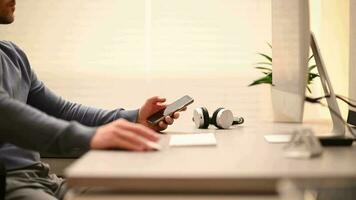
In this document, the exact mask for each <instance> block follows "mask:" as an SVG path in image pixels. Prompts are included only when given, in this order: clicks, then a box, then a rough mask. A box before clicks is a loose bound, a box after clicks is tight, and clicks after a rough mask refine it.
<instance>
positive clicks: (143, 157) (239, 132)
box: [66, 79, 356, 192]
mask: <svg viewBox="0 0 356 200" xmlns="http://www.w3.org/2000/svg"><path fill="white" fill-rule="evenodd" d="M238 80H239V79H231V80H230V79H227V80H225V81H223V82H218V81H217V80H211V81H209V82H204V84H205V86H203V85H199V84H197V83H196V82H193V83H195V84H192V85H193V86H192V85H182V86H181V87H177V92H178V93H182V94H184V93H186V92H183V91H184V90H186V89H187V88H189V92H190V93H191V94H196V95H195V100H196V101H195V103H194V104H197V105H192V106H190V107H189V108H188V110H187V112H186V113H183V114H182V117H181V118H180V120H178V121H177V123H175V126H172V127H170V128H169V129H168V130H167V132H168V133H169V134H184V133H206V132H213V133H215V134H216V138H217V146H215V147H171V148H166V149H164V150H163V151H159V152H148V153H137V152H125V151H90V152H89V153H87V154H86V155H84V156H83V157H82V158H81V159H79V160H78V161H76V162H75V163H74V164H73V165H72V166H71V167H69V168H68V169H67V170H66V176H67V178H68V183H69V185H70V186H72V187H75V186H107V187H115V188H119V190H122V191H142V192H152V191H153V192H164V191H172V192H179V191H188V192H189V191H204V192H206V191H212V192H214V191H217V192H235V191H248V192H251V191H254V190H257V191H262V192H266V191H274V189H275V185H276V182H277V181H278V180H280V179H284V178H341V179H342V178H346V177H347V178H356V167H355V166H356V159H355V158H356V146H355V145H354V146H352V147H338V148H335V147H329V148H324V152H323V154H322V156H320V157H317V158H313V159H307V160H302V159H301V160H297V159H288V158H285V157H284V156H283V144H269V143H267V142H266V141H265V140H264V137H263V136H264V135H266V134H289V133H291V131H293V130H294V129H296V128H300V127H302V126H310V127H312V128H314V130H315V132H317V133H322V132H327V131H330V130H331V127H330V123H328V122H325V121H321V120H315V121H311V120H310V118H312V116H313V112H312V115H311V117H310V116H309V117H307V120H306V121H305V122H304V123H303V124H288V123H273V121H272V118H271V116H272V115H271V109H270V107H271V106H270V102H269V97H268V96H266V92H264V93H263V91H266V88H261V87H256V88H246V86H245V85H246V84H242V83H241V82H238ZM214 81H215V82H214ZM184 83H187V84H188V83H189V84H191V83H192V82H187V81H186V82H185V81H183V82H182V84H184ZM206 84H208V85H209V87H208V88H207V86H206ZM163 86H164V84H163ZM210 86H211V87H210ZM221 88H225V89H226V90H221ZM229 88H230V89H231V90H230V89H229ZM163 91H165V90H163ZM213 91H216V92H213ZM261 91H262V92H261ZM267 91H268V90H267ZM201 105H206V106H207V107H208V109H209V110H210V111H211V112H212V110H211V109H212V108H214V107H219V106H226V107H227V108H229V109H232V110H233V112H234V113H235V114H236V115H239V113H242V116H244V117H245V124H244V125H242V126H238V127H233V128H231V129H229V130H217V129H215V128H213V127H210V129H208V130H197V129H195V128H194V126H193V123H192V122H191V116H192V115H191V113H192V109H193V108H194V107H197V106H201ZM306 109H307V110H306V112H309V113H310V111H311V110H312V109H309V108H308V105H307V107H306ZM237 112H238V113H237Z"/></svg>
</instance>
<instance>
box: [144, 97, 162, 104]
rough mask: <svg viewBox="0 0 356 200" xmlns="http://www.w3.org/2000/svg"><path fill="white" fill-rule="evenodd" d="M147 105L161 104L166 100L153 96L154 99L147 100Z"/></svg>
mask: <svg viewBox="0 0 356 200" xmlns="http://www.w3.org/2000/svg"><path fill="white" fill-rule="evenodd" d="M147 101H148V102H149V103H158V102H160V103H163V102H165V101H166V98H162V97H159V96H154V97H151V98H149V99H148V100H147Z"/></svg>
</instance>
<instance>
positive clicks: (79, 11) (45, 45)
mask: <svg viewBox="0 0 356 200" xmlns="http://www.w3.org/2000/svg"><path fill="white" fill-rule="evenodd" d="M347 3H348V0H341V1H339V0H325V1H324V0H322V1H321V0H313V1H311V10H312V13H311V20H312V21H311V24H312V29H313V31H314V32H316V34H317V36H318V38H321V42H322V44H325V46H328V45H329V42H331V46H333V48H332V49H331V48H330V49H328V50H326V51H328V52H323V53H324V54H325V55H324V57H328V58H326V59H325V60H326V64H327V68H328V69H330V70H329V72H330V74H332V77H331V79H332V81H333V83H335V89H336V91H338V92H339V93H344V91H347V88H345V87H346V86H345V85H344V82H345V84H346V83H347V81H339V80H343V79H345V80H346V79H347V70H346V69H347V66H346V64H345V63H344V60H345V59H347V58H346V57H345V52H344V51H343V47H344V46H345V45H346V42H347V40H346V39H345V37H346V34H345V31H346V32H347V30H345V31H344V30H343V27H344V24H345V23H346V22H347V21H345V20H344V18H345V16H344V15H345V14H346V13H344V11H343V10H344V8H345V7H346V6H347V5H348V4H347ZM338 4H340V5H338ZM345 12H346V11H345ZM327 17H330V19H329V18H327ZM324 18H325V19H324ZM340 19H341V22H339V21H340ZM322 20H323V21H322ZM340 23H341V24H340ZM0 29H1V31H0V38H1V39H5V40H12V41H14V42H15V43H17V44H18V45H19V46H20V47H21V48H23V49H24V50H25V51H26V52H27V54H28V57H29V58H30V61H31V63H32V67H33V68H34V69H35V70H36V71H37V73H38V74H39V77H40V78H41V79H42V80H43V81H44V82H45V83H46V84H47V85H48V86H49V87H50V88H52V89H53V90H55V91H56V92H57V93H59V94H60V95H62V96H64V97H65V98H67V99H70V100H73V101H77V102H82V103H84V104H89V105H94V106H100V107H106V108H113V107H116V106H118V105H120V106H124V107H137V105H140V104H141V103H142V99H143V98H145V97H147V96H151V95H154V94H160V95H163V96H167V97H172V98H174V97H176V96H180V95H177V94H175V93H174V92H172V91H176V90H182V89H181V88H178V87H179V84H178V85H177V86H172V87H173V88H172V87H169V83H162V82H160V81H156V80H158V79H159V78H161V77H167V78H168V79H167V80H169V81H174V82H177V81H178V82H179V81H182V80H183V79H184V78H187V77H190V80H194V83H192V84H195V87H197V86H199V87H200V86H201V87H202V88H203V87H204V86H205V83H206V79H209V78H212V79H221V80H222V81H224V80H225V79H226V77H233V78H234V80H236V85H234V86H232V87H235V88H236V91H233V92H231V91H226V92H225V93H224V94H221V95H222V96H224V95H225V97H224V98H226V95H235V96H236V98H237V99H238V98H240V95H238V94H239V92H238V91H239V90H240V88H242V89H243V88H246V85H248V84H249V83H250V82H251V81H252V80H253V79H255V78H257V77H259V76H260V72H259V71H257V70H255V69H254V68H253V67H254V64H255V63H256V62H258V61H261V60H260V57H259V56H257V55H256V52H266V53H270V49H269V47H268V45H267V44H266V43H267V42H270V41H271V2H270V0H251V1H246V0H130V1H128V0H100V1H92V0H64V1H58V0H27V1H17V7H16V21H15V23H14V24H12V25H6V26H5V25H2V26H1V27H0ZM330 29H336V30H334V32H332V31H330ZM326 30H328V31H330V32H329V33H327V34H326V33H324V32H325V31H326ZM339 41H341V42H340V45H341V46H338V43H339ZM334 47H335V48H334ZM334 49H336V50H337V52H338V53H340V56H337V57H335V58H333V57H332V56H331V55H333V53H334V52H335V50H334ZM323 51H325V50H323ZM344 65H345V67H344V68H343V66H344ZM340 67H341V68H340ZM316 82H318V80H317V81H316ZM162 84H167V85H168V86H165V87H164V89H161V88H162ZM223 85H224V84H221V85H215V87H220V86H221V87H222V86H223ZM258 87H260V88H261V91H263V92H266V93H269V89H268V87H264V86H258ZM189 89H190V88H185V90H186V91H187V93H188V92H189ZM222 89H224V88H222ZM314 89H315V93H314V94H320V92H319V91H318V90H319V89H320V87H319V86H317V85H316V86H314ZM206 92H208V89H206ZM318 92H319V93H318ZM221 98H223V97H221ZM202 104H203V103H202ZM318 109H319V108H318ZM308 110H310V109H309V107H308V106H307V107H306V112H309V111H308ZM311 110H312V112H311V113H315V111H314V110H315V109H314V110H313V109H311ZM325 116H326V117H327V113H326V114H325Z"/></svg>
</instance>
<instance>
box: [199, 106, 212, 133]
mask: <svg viewBox="0 0 356 200" xmlns="http://www.w3.org/2000/svg"><path fill="white" fill-rule="evenodd" d="M201 109H202V111H203V117H204V123H203V126H202V128H208V127H209V125H210V118H209V111H208V109H207V108H205V107H202V108H201Z"/></svg>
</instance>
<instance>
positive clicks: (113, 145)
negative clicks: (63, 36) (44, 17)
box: [0, 0, 179, 200]
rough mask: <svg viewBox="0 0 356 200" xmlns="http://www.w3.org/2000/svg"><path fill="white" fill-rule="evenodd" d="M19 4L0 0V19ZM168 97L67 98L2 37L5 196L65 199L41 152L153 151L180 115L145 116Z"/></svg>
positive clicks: (10, 16)
mask: <svg viewBox="0 0 356 200" xmlns="http://www.w3.org/2000/svg"><path fill="white" fill-rule="evenodd" d="M15 4H16V2H15V0H0V23H1V24H10V23H12V22H13V21H14V12H15ZM164 102H165V99H164V98H160V97H152V98H150V99H148V100H147V101H146V102H145V103H144V104H143V106H142V107H141V108H140V109H138V110H131V111H126V110H124V109H116V110H112V111H107V110H102V109H95V108H90V107H86V106H83V105H80V104H75V103H71V102H68V101H66V100H63V99H62V98H60V97H59V96H57V95H56V94H54V93H53V92H52V91H50V90H49V89H48V88H47V87H46V86H45V85H44V84H43V83H42V82H41V81H40V80H39V79H38V78H37V76H36V74H35V73H34V71H33V70H32V69H31V67H30V64H29V61H28V60H27V57H26V55H25V53H24V52H23V51H22V50H21V49H19V48H18V47H17V46H16V45H15V44H13V43H11V42H6V41H0V161H1V162H2V163H3V164H4V165H5V168H6V171H7V175H6V182H7V186H6V199H8V200H10V199H35V200H42V199H46V200H49V199H62V198H63V195H64V193H65V181H64V180H62V179H61V178H58V177H57V176H55V175H53V174H49V173H48V170H49V169H48V166H47V165H46V164H44V163H41V162H40V160H39V153H38V152H50V153H70V152H73V151H75V152H78V151H79V152H85V151H87V150H89V149H125V150H133V151H149V150H152V147H151V146H150V145H149V143H150V142H157V141H158V140H159V135H158V134H157V133H156V132H155V131H160V130H164V129H166V128H167V126H168V125H170V124H172V123H173V121H174V119H176V118H178V117H179V113H174V114H173V117H166V118H165V119H164V121H161V122H160V123H159V124H158V125H156V126H150V125H149V124H148V123H147V122H146V119H147V118H148V116H150V115H151V114H153V113H155V112H156V111H158V110H160V109H162V108H164V107H165V105H164V104H163V103H164ZM117 119H118V120H117ZM98 162H100V161H98Z"/></svg>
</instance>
